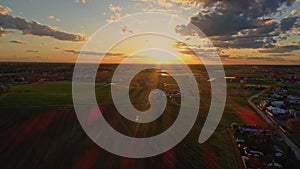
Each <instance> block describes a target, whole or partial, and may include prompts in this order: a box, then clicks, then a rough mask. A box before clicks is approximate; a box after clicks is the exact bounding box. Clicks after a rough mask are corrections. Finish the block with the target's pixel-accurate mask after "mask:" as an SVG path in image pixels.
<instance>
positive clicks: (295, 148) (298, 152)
mask: <svg viewBox="0 0 300 169" xmlns="http://www.w3.org/2000/svg"><path fill="white" fill-rule="evenodd" d="M263 92H264V91H262V92H260V93H258V94H256V95H254V96H252V97H250V98H249V99H247V101H248V103H249V104H250V105H251V106H252V107H253V108H254V109H255V110H256V112H257V113H258V114H259V115H260V116H261V117H262V118H263V119H264V120H265V121H266V122H267V123H268V124H271V125H272V126H273V127H274V128H276V129H277V134H278V135H280V136H281V138H282V139H283V140H284V141H285V143H286V144H287V145H288V146H289V147H290V148H291V149H292V150H293V151H294V153H295V155H296V158H297V159H298V160H300V149H299V148H298V146H296V145H295V144H294V142H292V141H291V140H290V139H289V138H288V136H287V135H286V134H285V133H284V131H282V129H280V128H279V127H278V125H277V124H276V122H275V121H274V120H273V119H272V120H271V118H269V117H268V116H267V115H266V114H265V113H264V112H263V111H261V110H259V109H258V108H257V107H256V105H255V104H254V103H253V102H252V99H254V98H257V97H258V96H259V95H260V94H262V93H263Z"/></svg>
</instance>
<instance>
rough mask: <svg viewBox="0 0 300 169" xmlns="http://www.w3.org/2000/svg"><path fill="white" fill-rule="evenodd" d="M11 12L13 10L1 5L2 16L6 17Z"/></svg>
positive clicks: (0, 13) (0, 12)
mask: <svg viewBox="0 0 300 169" xmlns="http://www.w3.org/2000/svg"><path fill="white" fill-rule="evenodd" d="M11 11H12V10H11V9H10V8H9V7H4V6H2V5H0V15H6V14H8V13H9V12H11Z"/></svg>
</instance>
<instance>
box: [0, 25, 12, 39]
mask: <svg viewBox="0 0 300 169" xmlns="http://www.w3.org/2000/svg"><path fill="white" fill-rule="evenodd" d="M9 33H10V31H7V30H5V29H3V28H2V27H1V26H0V37H4V36H6V35H8V34H9Z"/></svg>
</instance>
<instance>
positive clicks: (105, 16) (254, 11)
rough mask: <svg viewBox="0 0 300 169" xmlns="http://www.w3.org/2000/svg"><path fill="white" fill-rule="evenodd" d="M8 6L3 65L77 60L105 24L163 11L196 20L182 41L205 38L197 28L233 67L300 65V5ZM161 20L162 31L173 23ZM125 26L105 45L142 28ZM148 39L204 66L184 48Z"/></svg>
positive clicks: (170, 1) (0, 12)
mask: <svg viewBox="0 0 300 169" xmlns="http://www.w3.org/2000/svg"><path fill="white" fill-rule="evenodd" d="M0 5H1V6H0V49H1V52H0V61H19V62H33V61H34V62H75V61H76V59H77V56H78V53H79V51H80V50H81V48H82V47H83V45H84V44H85V43H86V42H87V40H88V39H89V38H90V37H91V36H92V35H93V34H94V32H96V31H97V30H98V29H99V28H101V27H102V26H104V25H106V24H108V23H118V22H119V21H120V18H122V17H124V16H131V15H134V14H135V13H141V12H162V13H168V14H174V15H176V16H179V17H182V18H184V19H186V20H188V21H189V23H187V24H182V25H176V26H174V28H173V27H172V30H170V31H173V32H174V33H177V34H178V35H179V36H182V37H184V38H186V39H197V38H199V37H197V36H196V35H195V34H194V33H193V32H194V31H193V28H192V27H191V26H190V25H191V24H194V25H195V26H197V27H198V28H199V29H200V30H202V32H203V33H205V35H206V36H207V37H208V39H209V40H210V41H211V42H212V43H213V45H214V47H215V49H216V51H218V53H219V55H220V57H221V59H222V61H223V63H225V64H300V14H299V12H300V0H223V1H217V0H107V1H102V0H64V1H61V0H51V1H50V0H0ZM159 19H160V18H157V22H156V24H157V26H158V25H159V26H160V27H161V26H162V25H164V24H165V23H164V22H163V21H161V22H160V20H159ZM121 25H122V26H121V27H118V29H115V30H112V31H111V34H107V36H106V37H104V38H106V39H104V40H107V39H109V37H110V36H116V35H118V34H127V35H130V34H133V35H134V33H135V30H134V29H135V28H127V27H126V24H124V23H122V24H121ZM153 26H156V25H155V24H154V25H153ZM148 38H149V40H150V41H151V40H152V42H153V43H155V42H159V43H161V46H164V48H165V49H166V50H172V51H173V50H174V51H177V54H178V55H180V56H181V57H182V58H185V60H186V61H187V62H188V63H196V62H195V60H193V55H194V54H193V53H192V52H191V51H189V50H187V49H186V46H185V44H184V43H180V42H177V41H168V40H165V41H160V40H157V39H155V38H157V37H154V38H151V37H148ZM138 39H139V38H136V40H137V41H136V42H131V43H128V42H127V46H125V47H124V48H123V50H117V49H119V48H116V49H115V50H114V51H113V53H111V54H110V55H113V57H110V58H111V59H107V60H106V61H107V62H118V61H120V60H121V59H122V58H124V56H126V55H129V54H131V53H128V51H124V49H125V48H130V45H137V44H139V42H138ZM141 39H143V38H140V40H141ZM143 40H145V39H143ZM193 49H194V51H201V50H203V46H201V45H199V46H198V48H197V47H195V46H193ZM85 52H92V51H85ZM98 52H102V51H98ZM141 57H142V56H141Z"/></svg>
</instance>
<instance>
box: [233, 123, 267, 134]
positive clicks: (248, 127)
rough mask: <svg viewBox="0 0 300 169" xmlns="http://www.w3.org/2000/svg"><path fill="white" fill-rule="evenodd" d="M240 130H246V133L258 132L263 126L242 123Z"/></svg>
mask: <svg viewBox="0 0 300 169" xmlns="http://www.w3.org/2000/svg"><path fill="white" fill-rule="evenodd" d="M239 129H240V131H241V132H246V133H257V132H260V131H262V129H261V127H259V126H257V125H255V124H243V125H240V128H239Z"/></svg>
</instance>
